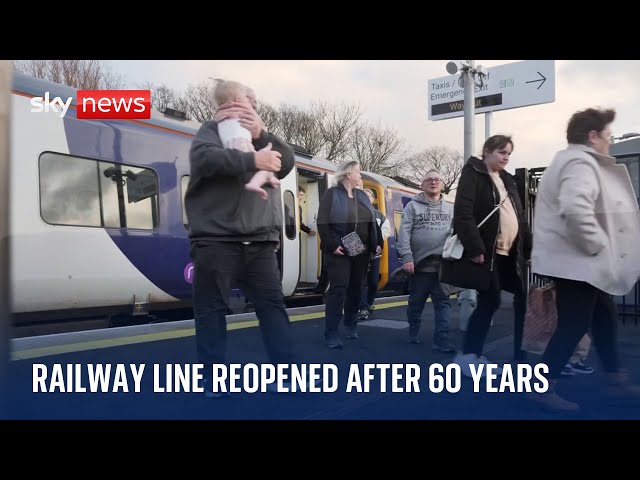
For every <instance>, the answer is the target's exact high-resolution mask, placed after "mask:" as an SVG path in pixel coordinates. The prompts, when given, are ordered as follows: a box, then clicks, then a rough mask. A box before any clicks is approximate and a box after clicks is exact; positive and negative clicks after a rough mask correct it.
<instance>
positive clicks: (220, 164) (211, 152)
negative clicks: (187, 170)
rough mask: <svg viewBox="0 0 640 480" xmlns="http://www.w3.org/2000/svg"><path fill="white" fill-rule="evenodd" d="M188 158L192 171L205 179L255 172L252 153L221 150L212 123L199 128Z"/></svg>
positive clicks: (206, 123)
mask: <svg viewBox="0 0 640 480" xmlns="http://www.w3.org/2000/svg"><path fill="white" fill-rule="evenodd" d="M189 158H190V160H191V168H192V171H193V172H198V174H199V175H202V176H205V177H209V176H214V175H230V176H242V175H244V174H245V173H247V172H254V171H255V170H256V168H255V157H254V153H253V152H241V151H239V150H234V149H225V148H223V146H222V142H221V141H220V136H219V135H218V131H217V128H216V124H215V123H214V122H205V123H204V124H203V125H202V126H201V127H200V129H199V130H198V132H197V133H196V136H195V137H194V138H193V141H192V143H191V148H190V151H189Z"/></svg>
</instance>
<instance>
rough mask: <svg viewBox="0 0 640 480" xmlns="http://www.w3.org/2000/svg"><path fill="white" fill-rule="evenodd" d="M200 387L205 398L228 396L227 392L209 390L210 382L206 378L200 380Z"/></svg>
mask: <svg viewBox="0 0 640 480" xmlns="http://www.w3.org/2000/svg"><path fill="white" fill-rule="evenodd" d="M202 388H203V389H204V396H205V397H207V398H227V397H229V396H230V394H229V392H214V391H212V390H211V382H210V381H209V379H208V378H204V379H203V380H202Z"/></svg>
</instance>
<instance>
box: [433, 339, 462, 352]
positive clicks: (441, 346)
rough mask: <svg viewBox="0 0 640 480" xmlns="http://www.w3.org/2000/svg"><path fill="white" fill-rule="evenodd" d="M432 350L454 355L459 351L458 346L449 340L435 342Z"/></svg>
mask: <svg viewBox="0 0 640 480" xmlns="http://www.w3.org/2000/svg"><path fill="white" fill-rule="evenodd" d="M432 348H433V349H434V350H435V351H436V352H443V353H454V352H455V351H456V350H457V348H456V346H455V345H454V344H453V343H451V342H450V341H449V340H440V341H439V342H433V345H432Z"/></svg>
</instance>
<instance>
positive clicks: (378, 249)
mask: <svg viewBox="0 0 640 480" xmlns="http://www.w3.org/2000/svg"><path fill="white" fill-rule="evenodd" d="M380 252H382V247H381V246H380V245H378V246H377V247H376V255H380Z"/></svg>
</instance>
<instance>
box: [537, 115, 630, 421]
mask: <svg viewBox="0 0 640 480" xmlns="http://www.w3.org/2000/svg"><path fill="white" fill-rule="evenodd" d="M615 115H616V114H615V111H614V110H598V109H593V108H589V109H587V110H583V111H580V112H577V113H575V114H574V115H573V116H572V117H571V119H570V120H569V124H568V126H567V141H568V143H569V145H568V146H567V148H566V149H564V150H561V151H560V152H558V153H557V154H556V156H555V158H554V159H553V161H552V162H551V165H550V166H549V167H548V168H547V169H545V172H544V174H543V176H542V178H541V180H540V184H539V186H538V193H537V196H536V206H535V217H534V223H533V251H532V254H531V261H532V271H533V272H534V273H536V274H538V275H541V276H543V277H547V278H549V279H551V280H553V281H554V283H555V285H556V306H557V309H558V327H557V329H556V332H555V333H554V335H553V337H552V338H551V340H550V341H549V344H548V346H547V349H546V350H545V352H544V355H543V358H542V362H543V363H545V364H547V365H548V367H549V374H548V378H549V385H550V387H549V390H548V391H547V392H546V393H543V394H532V395H530V398H531V399H533V400H535V401H537V402H539V403H540V404H541V405H542V406H544V407H547V408H548V409H550V410H564V411H576V410H578V409H579V406H578V405H577V404H575V403H572V402H569V401H566V400H564V399H562V398H561V397H559V396H558V395H557V394H556V392H555V384H556V380H557V378H558V377H559V376H560V372H561V371H562V368H563V367H564V366H565V364H566V363H567V361H568V360H569V358H570V357H571V355H572V354H573V351H574V350H575V348H576V345H577V344H578V342H579V341H580V339H581V338H582V337H583V336H584V335H585V334H586V333H587V332H588V331H589V330H591V333H592V337H593V342H594V344H595V347H596V349H597V352H598V355H599V357H600V360H601V363H602V367H603V369H604V371H605V372H606V373H607V375H608V380H609V384H610V386H609V389H608V393H609V394H611V395H612V396H614V397H627V398H628V397H631V398H637V399H638V400H640V387H637V386H635V385H631V384H630V382H629V378H628V374H626V373H625V372H623V371H622V370H621V368H620V358H619V354H618V348H617V322H618V318H617V309H616V305H615V303H614V301H613V298H612V295H625V294H627V293H628V292H629V291H630V290H631V289H632V288H633V286H634V284H635V283H636V281H637V280H638V276H639V275H640V249H638V248H637V242H638V239H639V238H640V213H639V211H638V204H637V201H636V195H635V193H634V190H633V187H632V185H631V179H630V177H629V172H628V171H627V168H626V166H624V165H621V164H616V161H615V158H613V157H611V156H609V138H610V136H611V123H612V122H613V120H614V119H615Z"/></svg>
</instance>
